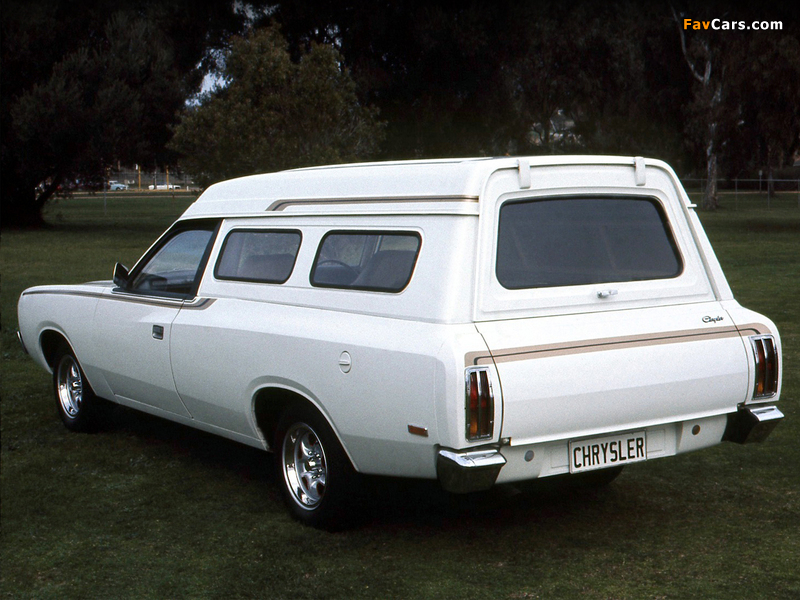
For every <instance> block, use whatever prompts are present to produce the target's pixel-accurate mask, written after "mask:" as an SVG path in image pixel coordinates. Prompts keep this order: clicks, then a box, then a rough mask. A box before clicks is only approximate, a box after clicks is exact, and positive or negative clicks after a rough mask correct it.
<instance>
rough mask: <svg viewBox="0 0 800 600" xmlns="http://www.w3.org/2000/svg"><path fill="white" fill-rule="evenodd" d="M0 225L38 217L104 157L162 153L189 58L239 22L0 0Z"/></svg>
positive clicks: (228, 11)
mask: <svg viewBox="0 0 800 600" xmlns="http://www.w3.org/2000/svg"><path fill="white" fill-rule="evenodd" d="M2 10H3V15H2V17H3V18H2V75H3V79H2V83H3V85H2V103H3V111H2V116H1V117H0V118H2V162H1V165H0V168H1V169H2V186H3V193H2V203H3V224H4V225H35V224H38V223H41V208H42V207H43V206H44V204H45V202H47V200H48V199H49V198H50V197H52V195H53V194H54V192H55V191H56V190H57V189H58V188H59V187H60V186H62V185H64V184H67V183H68V182H71V181H75V180H76V179H80V180H83V181H86V180H90V179H99V178H100V177H101V176H102V175H103V173H104V170H105V167H106V165H108V164H111V163H112V162H113V161H123V162H129V163H130V164H133V163H134V162H144V161H147V162H148V163H149V164H153V163H158V162H162V161H165V160H167V157H166V156H165V155H164V151H165V144H166V142H167V141H168V140H169V138H170V131H169V129H168V125H169V124H170V123H172V122H173V121H174V119H175V113H176V111H177V110H178V109H179V108H180V107H181V106H182V105H183V104H184V101H185V99H186V97H187V95H188V93H189V90H190V89H192V88H193V87H195V86H197V85H199V82H200V79H199V78H200V77H202V74H201V73H200V70H199V69H198V64H199V63H200V61H201V59H202V58H203V56H204V55H205V53H206V49H207V47H208V46H209V45H213V44H214V43H218V41H219V40H220V39H224V38H226V37H227V36H228V34H229V31H231V30H233V29H236V28H237V27H238V25H237V23H238V22H239V21H240V20H241V19H239V18H238V17H236V15H234V14H233V11H232V8H231V7H227V6H223V5H222V4H219V5H211V4H210V5H208V6H206V5H203V6H202V7H195V6H194V4H193V3H191V2H172V3H163V4H162V3H160V2H135V1H131V2H124V1H121V2H114V3H109V2H102V1H99V0H97V1H95V2H91V1H89V2H86V3H82V4H81V5H80V6H77V5H74V4H72V3H68V2H63V1H62V2H59V1H56V0H53V1H49V2H47V1H37V0H33V1H31V2H26V3H22V2H10V3H4V4H3V8H2Z"/></svg>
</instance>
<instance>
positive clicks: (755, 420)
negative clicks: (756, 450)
mask: <svg viewBox="0 0 800 600" xmlns="http://www.w3.org/2000/svg"><path fill="white" fill-rule="evenodd" d="M782 419H783V413H782V412H781V411H779V410H778V409H777V408H776V407H775V406H755V407H752V406H743V407H740V408H739V410H738V411H737V412H735V413H731V414H729V415H728V425H727V427H726V428H725V434H724V435H723V436H722V439H723V441H726V442H736V443H737V444H749V443H752V442H763V441H764V440H765V439H767V437H768V436H769V434H770V433H772V430H773V429H775V427H777V425H778V423H780V422H781V420H782Z"/></svg>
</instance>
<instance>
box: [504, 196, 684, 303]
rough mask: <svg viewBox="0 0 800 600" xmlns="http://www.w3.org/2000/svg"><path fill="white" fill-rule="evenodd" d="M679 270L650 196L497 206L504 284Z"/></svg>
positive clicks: (664, 275)
mask: <svg viewBox="0 0 800 600" xmlns="http://www.w3.org/2000/svg"><path fill="white" fill-rule="evenodd" d="M682 271H683V263H682V261H681V257H680V254H679V253H678V250H677V246H676V244H675V240H674V239H673V237H672V232H671V231H670V228H669V226H668V224H667V217H666V215H665V214H664V211H663V209H662V208H661V205H660V204H659V203H658V202H657V201H656V200H655V199H653V198H630V197H626V198H619V197H577V198H575V197H571V198H557V199H556V198H547V199H541V200H523V201H520V202H516V201H515V202H507V203H506V204H504V205H503V206H502V207H501V208H500V222H499V226H498V234H497V262H496V265H495V272H496V275H497V280H498V281H499V282H500V284H501V285H502V286H503V287H505V288H508V289H512V290H516V289H525V288H541V287H553V286H567V285H588V284H595V283H611V282H626V281H641V280H646V279H669V278H672V277H677V276H678V275H680V274H681V272H682Z"/></svg>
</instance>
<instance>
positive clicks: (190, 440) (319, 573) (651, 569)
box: [0, 194, 800, 599]
mask: <svg viewBox="0 0 800 600" xmlns="http://www.w3.org/2000/svg"><path fill="white" fill-rule="evenodd" d="M188 202H189V199H188V197H187V196H183V195H180V196H179V195H176V199H175V200H173V199H172V197H171V195H163V196H162V195H155V196H154V195H150V194H143V195H142V196H140V197H136V195H134V194H126V195H124V196H122V195H120V196H119V197H118V196H116V195H115V196H112V195H109V198H108V200H107V206H106V209H105V211H104V209H103V200H102V196H101V195H98V196H94V197H89V198H75V199H72V200H64V201H61V202H60V203H59V204H57V205H55V206H53V207H51V209H50V211H49V214H48V219H49V220H50V222H51V223H52V224H53V226H52V227H51V228H50V229H47V230H43V231H36V232H18V231H10V232H3V234H2V248H1V250H0V272H1V273H2V294H1V298H0V301H1V302H2V304H1V307H2V343H3V347H2V405H1V408H2V413H1V414H0V417H1V420H0V427H2V432H1V433H2V463H1V465H2V467H1V468H2V471H1V472H0V476H1V480H0V481H1V484H2V488H0V500H1V501H2V504H1V505H0V511H2V512H1V513H0V515H1V516H2V550H1V552H2V553H1V554H0V558H1V560H2V563H1V564H0V595H2V596H4V597H9V598H12V597H13V598H111V597H114V598H167V597H170V598H184V597H185V598H231V597H234V598H236V597H238V598H250V597H265V598H293V599H300V598H348V599H349V598H443V599H444V598H511V599H513V598H637V599H638V598H676V599H683V598H725V599H731V598H743V599H744V598H747V599H750V598H797V597H800V569H798V564H797V561H798V557H800V445H799V444H797V439H798V434H799V433H800V425H798V421H800V410H798V392H799V391H800V381H798V369H797V365H798V362H799V361H800V302H798V301H797V298H798V297H800V210H798V208H797V201H796V199H795V198H794V197H791V198H787V199H781V200H777V201H774V202H773V203H772V204H771V210H770V211H766V210H763V209H761V208H759V207H758V206H760V204H758V203H760V202H761V199H757V198H754V197H746V196H742V195H740V197H739V201H738V205H737V206H736V210H733V206H732V203H731V208H723V209H722V210H720V211H717V212H716V213H713V214H706V213H703V214H701V219H702V220H703V222H704V224H705V225H706V227H707V230H708V233H709V236H710V238H711V240H712V243H713V244H714V247H715V249H716V251H717V254H718V256H719V259H720V261H721V263H722V266H723V268H724V270H725V272H726V274H727V276H728V278H729V280H730V283H731V285H732V287H733V289H734V293H735V294H736V296H737V299H738V300H739V301H740V302H741V303H742V304H744V305H745V306H748V307H750V308H752V309H754V310H757V311H760V312H763V313H765V314H766V315H768V316H770V317H771V318H772V319H773V320H774V321H776V323H777V324H778V327H779V328H780V330H781V333H782V336H783V342H784V356H785V364H786V369H785V373H784V388H783V398H782V400H781V403H780V407H781V409H782V410H783V412H784V413H785V414H786V419H785V422H784V423H782V424H781V425H780V427H778V429H777V430H776V431H775V432H774V434H773V435H772V436H771V437H770V438H769V439H768V440H767V442H766V443H764V444H762V445H752V446H737V445H732V444H723V445H721V446H717V447H715V448H712V449H708V450H704V451H701V452H697V453H693V454H689V455H683V456H680V457H674V458H670V459H665V460H661V461H653V462H651V463H648V464H643V465H633V466H631V467H629V468H628V469H627V470H626V471H625V472H624V473H623V474H622V475H621V476H620V478H619V479H618V480H617V481H616V482H615V483H614V484H612V485H611V486H610V487H609V488H607V489H606V490H603V491H601V492H592V493H589V492H585V493H577V492H570V493H567V492H563V493H560V494H553V493H549V494H546V493H543V494H542V495H541V496H531V495H521V494H517V493H514V490H511V489H504V488H497V489H495V490H493V491H491V492H489V493H486V494H482V495H476V496H471V497H467V498H461V499H459V500H453V499H451V498H448V497H446V496H443V495H442V494H440V493H438V492H437V491H436V489H435V487H434V486H431V485H429V484H425V483H419V482H417V483H414V482H397V481H393V480H377V481H374V482H371V485H370V489H371V491H372V493H371V494H370V495H368V496H366V499H365V500H364V501H363V503H362V506H361V507H360V510H361V512H362V513H363V518H362V520H361V521H362V522H361V524H360V525H359V526H357V527H356V528H354V529H352V530H350V531H346V532H343V533H338V534H331V533H326V532H321V531H316V530H312V529H308V528H305V527H302V526H300V525H298V524H296V523H295V522H293V521H292V520H291V519H290V518H289V516H288V515H287V513H286V512H285V510H284V508H283V506H282V505H281V502H280V498H279V488H278V484H277V482H276V481H275V479H274V477H273V475H272V473H271V471H270V469H269V464H268V456H267V455H265V454H263V453H260V452H258V451H256V450H253V449H250V448H246V447H243V446H240V445H238V444H235V443H231V442H228V441H225V440H221V439H218V438H214V437H212V436H209V435H206V434H203V433H199V432H196V431H193V430H190V429H187V428H184V427H180V426H177V425H173V424H170V423H167V422H164V421H161V420H159V419H155V418H151V417H147V416H144V415H140V414H137V413H134V412H132V411H128V410H124V409H119V410H116V411H115V412H114V413H113V414H112V418H111V422H110V424H109V427H108V428H107V429H105V430H104V431H102V432H101V433H98V434H95V435H80V434H73V433H69V432H68V431H66V429H64V428H63V426H62V425H61V424H60V422H59V421H58V418H57V416H56V412H55V407H54V401H53V399H52V398H51V390H50V382H49V378H48V376H47V375H46V374H45V373H44V372H43V371H41V370H40V369H39V368H38V367H36V366H35V365H34V364H33V362H32V361H31V360H30V359H29V358H27V357H25V356H24V355H23V354H22V352H21V351H20V350H19V349H18V347H17V344H16V339H15V338H14V331H15V328H16V300H17V298H18V296H19V293H20V292H21V291H22V289H24V288H25V287H27V286H30V285H34V284H39V283H66V282H79V281H87V280H92V279H107V278H109V277H110V274H111V269H112V267H113V264H114V262H115V261H117V260H120V261H122V262H124V263H126V264H127V265H128V266H131V265H132V264H133V262H134V261H135V260H136V258H138V256H139V255H140V254H141V253H142V252H143V251H144V250H145V249H146V248H147V246H149V244H150V243H151V242H152V241H153V240H154V239H155V238H156V236H157V235H158V234H159V233H160V232H161V231H162V230H163V229H165V228H166V227H167V226H168V225H169V223H170V222H171V221H172V220H173V219H174V218H175V217H176V216H177V215H178V214H180V212H182V210H183V209H184V208H185V207H186V206H187V204H188ZM723 206H726V204H725V199H723ZM698 360H702V357H698Z"/></svg>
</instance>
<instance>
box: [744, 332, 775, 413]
mask: <svg viewBox="0 0 800 600" xmlns="http://www.w3.org/2000/svg"><path fill="white" fill-rule="evenodd" d="M750 343H751V344H752V347H753V358H754V360H755V366H756V368H755V383H754V384H753V400H761V399H764V398H772V397H773V396H774V395H775V394H777V393H778V381H780V378H779V373H778V351H777V348H776V346H775V338H773V337H772V336H771V335H761V336H753V337H751V338H750Z"/></svg>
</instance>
